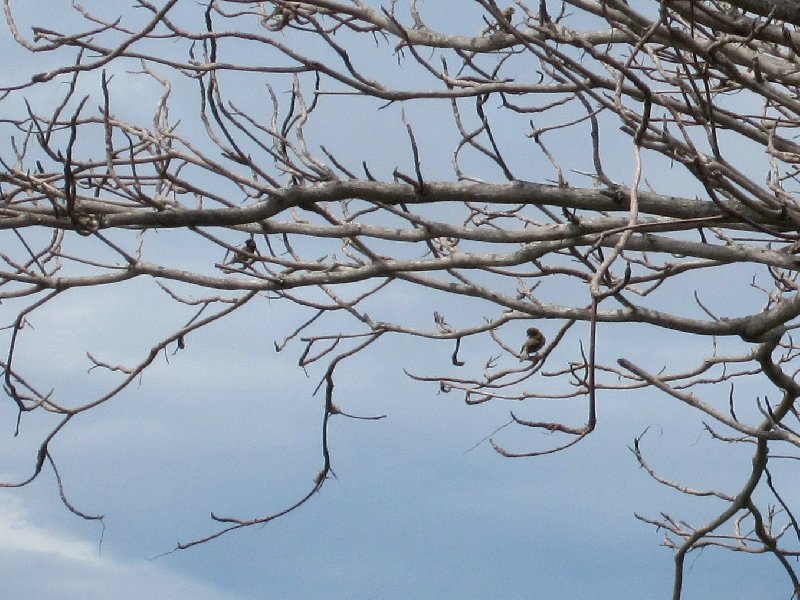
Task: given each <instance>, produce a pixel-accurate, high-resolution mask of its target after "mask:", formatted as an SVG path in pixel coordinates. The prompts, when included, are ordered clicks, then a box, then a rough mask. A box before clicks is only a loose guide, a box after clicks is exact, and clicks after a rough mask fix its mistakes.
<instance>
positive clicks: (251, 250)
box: [231, 238, 258, 267]
mask: <svg viewBox="0 0 800 600" xmlns="http://www.w3.org/2000/svg"><path fill="white" fill-rule="evenodd" d="M252 254H258V246H256V241H255V240H254V239H253V238H250V239H248V240H247V241H246V242H245V243H244V246H242V249H241V250H240V251H238V252H236V255H235V256H234V257H233V260H232V261H231V263H233V264H236V263H239V264H242V265H244V266H245V267H249V266H250V265H252V264H253V263H254V262H255V260H256V259H255V258H253V257H252V256H251V255H252Z"/></svg>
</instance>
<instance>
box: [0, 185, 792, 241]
mask: <svg viewBox="0 0 800 600" xmlns="http://www.w3.org/2000/svg"><path fill="white" fill-rule="evenodd" d="M271 195H272V197H271V198H270V199H269V200H266V201H264V202H259V203H257V204H254V205H252V206H245V207H241V208H224V209H174V208H168V209H165V210H160V211H155V210H153V209H152V208H151V207H149V206H143V207H142V208H141V209H135V210H124V209H121V208H120V207H119V206H113V205H110V204H104V203H102V202H98V201H79V203H78V206H79V208H80V209H81V210H82V211H84V212H87V213H89V214H91V215H93V216H95V217H97V220H98V224H99V227H100V229H106V228H145V227H146V228H164V229H169V228H183V227H188V226H194V227H203V226H233V225H246V224H249V223H258V222H260V221H264V220H266V219H270V218H272V217H274V216H276V215H278V214H280V213H281V212H283V211H285V210H287V209H289V208H293V207H303V206H311V205H313V204H316V203H320V202H333V201H341V200H352V199H360V200H365V201H368V202H377V203H381V204H387V205H392V206H398V205H401V204H405V205H413V204H435V203H444V202H477V203H485V204H489V205H498V204H507V205H526V204H527V205H540V206H551V207H557V208H569V209H576V210H587V211H592V212H627V211H628V210H629V206H630V205H629V190H628V189H627V188H625V187H617V188H614V189H612V188H570V187H560V186H557V185H546V184H541V183H532V182H527V181H514V182H511V183H506V184H488V183H481V184H472V183H458V182H452V183H451V182H436V183H426V184H425V187H424V188H423V190H422V191H421V192H420V191H418V190H417V189H415V187H414V186H411V185H408V184H405V183H394V182H380V181H356V180H345V181H333V182H327V183H321V184H318V185H314V186H291V187H287V188H279V189H274V190H273V191H272V192H271ZM638 196H639V207H638V208H639V212H640V214H642V215H651V216H661V217H669V218H673V219H703V218H708V219H713V220H714V221H713V224H714V225H715V226H725V225H739V226H741V225H742V223H743V221H742V220H740V219H737V218H736V217H735V216H734V215H742V216H743V217H746V218H747V219H748V220H750V221H754V222H756V223H759V224H761V225H765V226H770V227H790V225H791V224H790V222H789V221H788V219H780V218H778V217H774V218H768V217H765V215H764V214H762V213H760V212H756V211H753V210H750V209H747V208H745V207H742V206H741V205H739V204H738V203H733V202H728V203H726V204H725V206H726V207H727V208H728V212H726V211H725V210H723V209H722V208H720V207H719V206H717V205H715V204H714V203H712V202H709V201H704V200H697V199H689V198H682V197H678V196H668V195H663V194H655V193H652V192H644V191H640V192H639V193H638ZM0 216H2V218H0V229H11V228H23V227H28V226H44V227H51V228H54V229H73V228H74V224H73V223H72V221H71V219H69V218H68V217H66V216H63V217H57V216H55V215H54V214H53V212H52V210H49V209H47V208H45V207H30V206H27V205H20V206H16V205H11V206H6V207H5V208H4V209H2V210H1V211H0ZM699 225H701V224H700V223H698V224H697V226H699Z"/></svg>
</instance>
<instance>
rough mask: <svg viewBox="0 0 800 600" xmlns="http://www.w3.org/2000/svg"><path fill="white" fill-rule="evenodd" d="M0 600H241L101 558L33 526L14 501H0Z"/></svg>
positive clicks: (138, 564)
mask: <svg viewBox="0 0 800 600" xmlns="http://www.w3.org/2000/svg"><path fill="white" fill-rule="evenodd" d="M0 595H2V596H3V597H5V598H26V599H28V600H37V599H39V598H42V599H44V598H58V599H59V600H72V599H75V600H77V599H81V600H94V599H98V600H99V599H106V598H114V599H115V600H128V599H130V600H134V599H140V598H170V599H178V600H179V599H181V598H191V599H192V600H206V599H208V600H235V599H237V598H240V597H239V596H235V595H232V594H230V593H227V592H225V591H223V590H220V589H218V588H215V587H213V586H210V585H208V584H207V583H205V582H202V581H197V580H194V579H191V578H188V577H186V576H183V575H181V574H178V573H175V572H172V571H170V570H169V569H167V568H165V566H164V563H163V562H153V561H147V560H144V559H142V560H120V559H117V558H114V557H112V556H108V554H107V553H103V554H102V555H101V554H100V552H99V551H98V546H97V543H96V542H94V541H91V542H90V541H86V540H82V539H79V538H77V537H75V536H74V535H70V534H65V533H63V532H59V531H55V530H51V529H48V528H46V527H42V526H39V525H36V524H34V523H33V522H31V515H30V513H29V512H28V511H27V510H26V509H25V508H24V507H23V506H22V503H21V502H20V501H18V500H15V499H13V498H0Z"/></svg>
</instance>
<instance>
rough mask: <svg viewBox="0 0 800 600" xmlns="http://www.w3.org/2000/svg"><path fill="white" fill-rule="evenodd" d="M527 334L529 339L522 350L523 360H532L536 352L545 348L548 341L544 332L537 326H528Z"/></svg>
mask: <svg viewBox="0 0 800 600" xmlns="http://www.w3.org/2000/svg"><path fill="white" fill-rule="evenodd" d="M527 334H528V339H526V340H525V343H524V344H522V350H520V353H521V354H522V360H525V359H527V360H531V359H532V358H533V355H534V354H536V353H537V352H538V351H539V350H541V349H542V348H544V344H545V342H546V341H547V340H546V339H545V337H544V334H543V333H542V332H541V331H539V330H538V329H536V327H528V331H527Z"/></svg>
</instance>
